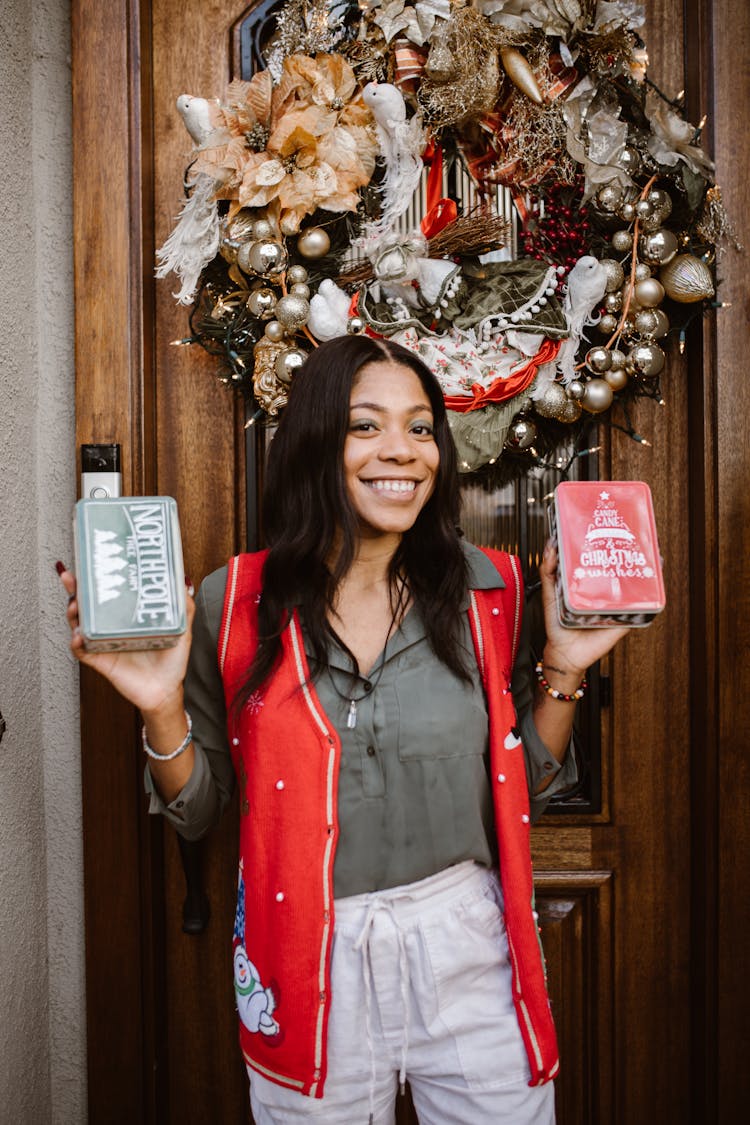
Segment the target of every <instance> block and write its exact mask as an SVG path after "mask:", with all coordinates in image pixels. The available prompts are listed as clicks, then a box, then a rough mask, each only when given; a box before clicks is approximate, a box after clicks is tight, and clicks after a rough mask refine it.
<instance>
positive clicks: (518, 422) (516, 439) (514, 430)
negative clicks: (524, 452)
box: [505, 418, 537, 449]
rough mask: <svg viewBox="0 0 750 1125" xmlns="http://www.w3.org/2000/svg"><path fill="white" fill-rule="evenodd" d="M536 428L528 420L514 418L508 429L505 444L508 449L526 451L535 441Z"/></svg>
mask: <svg viewBox="0 0 750 1125" xmlns="http://www.w3.org/2000/svg"><path fill="white" fill-rule="evenodd" d="M536 434H537V430H536V426H535V425H534V423H533V422H532V421H531V419H530V418H514V420H513V421H512V422H511V424H510V426H509V428H508V434H507V436H506V438H505V444H506V445H507V446H508V448H509V449H528V448H529V446H531V445H533V444H534V442H535V441H536Z"/></svg>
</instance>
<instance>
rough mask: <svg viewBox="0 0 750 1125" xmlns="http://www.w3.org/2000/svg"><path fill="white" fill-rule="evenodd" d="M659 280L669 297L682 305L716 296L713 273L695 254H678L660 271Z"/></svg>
mask: <svg viewBox="0 0 750 1125" xmlns="http://www.w3.org/2000/svg"><path fill="white" fill-rule="evenodd" d="M659 278H660V280H661V283H662V285H663V286H664V288H665V290H666V292H667V296H668V297H671V298H672V300H673V301H678V302H679V303H680V304H682V305H690V304H692V303H693V302H695V301H705V300H706V299H707V298H708V297H713V295H714V282H713V277H712V276H711V271H710V269H709V268H708V266H707V265H706V263H705V262H704V261H703V260H702V259H701V258H696V257H695V255H694V254H678V255H677V257H676V258H673V259H672V261H671V262H669V263H668V264H667V265H665V266H664V267H663V268H662V269H661V270H660V272H659Z"/></svg>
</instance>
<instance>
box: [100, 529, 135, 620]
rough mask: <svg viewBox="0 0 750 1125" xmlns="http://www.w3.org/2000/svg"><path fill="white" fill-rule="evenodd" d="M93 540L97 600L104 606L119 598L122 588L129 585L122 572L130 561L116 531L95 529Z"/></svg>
mask: <svg viewBox="0 0 750 1125" xmlns="http://www.w3.org/2000/svg"><path fill="white" fill-rule="evenodd" d="M93 538H94V551H93V555H94V559H93V562H94V585H95V587H96V600H97V602H98V603H99V605H103V604H104V602H111V601H113V600H114V599H115V598H119V596H120V594H121V593H122V587H123V586H124V585H125V584H126V583H127V577H126V576H125V575H124V574H123V573H122V572H123V571H124V570H127V566H128V561H127V559H126V558H125V546H124V544H123V543H122V541H121V540H120V539H118V536H117V535H116V533H115V532H114V531H104V530H102V528H99V527H95V528H94V536H93Z"/></svg>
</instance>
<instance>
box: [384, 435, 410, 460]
mask: <svg viewBox="0 0 750 1125" xmlns="http://www.w3.org/2000/svg"><path fill="white" fill-rule="evenodd" d="M378 456H379V457H380V459H381V460H382V461H399V462H402V461H411V460H412V459H413V457H414V450H413V448H412V444H411V442H410V441H409V435H408V433H405V432H404V431H403V430H401V429H396V428H395V427H394V428H393V429H388V430H385V431H384V432H383V435H382V440H381V442H380V448H379V450H378Z"/></svg>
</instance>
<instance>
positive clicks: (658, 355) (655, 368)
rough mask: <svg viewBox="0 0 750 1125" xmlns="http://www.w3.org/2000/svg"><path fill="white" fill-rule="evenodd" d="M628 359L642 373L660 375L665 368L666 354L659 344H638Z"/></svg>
mask: <svg viewBox="0 0 750 1125" xmlns="http://www.w3.org/2000/svg"><path fill="white" fill-rule="evenodd" d="M628 359H629V360H630V362H631V363H632V365H633V367H634V368H635V370H636V371H638V372H639V373H640V374H641V375H648V376H653V375H658V374H659V372H660V371H663V370H664V362H665V359H666V357H665V355H664V352H663V351H662V350H661V348H660V347H659V345H658V344H637V345H636V347H634V348H633V349H632V351H631V352H630V355H629V356H628Z"/></svg>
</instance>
